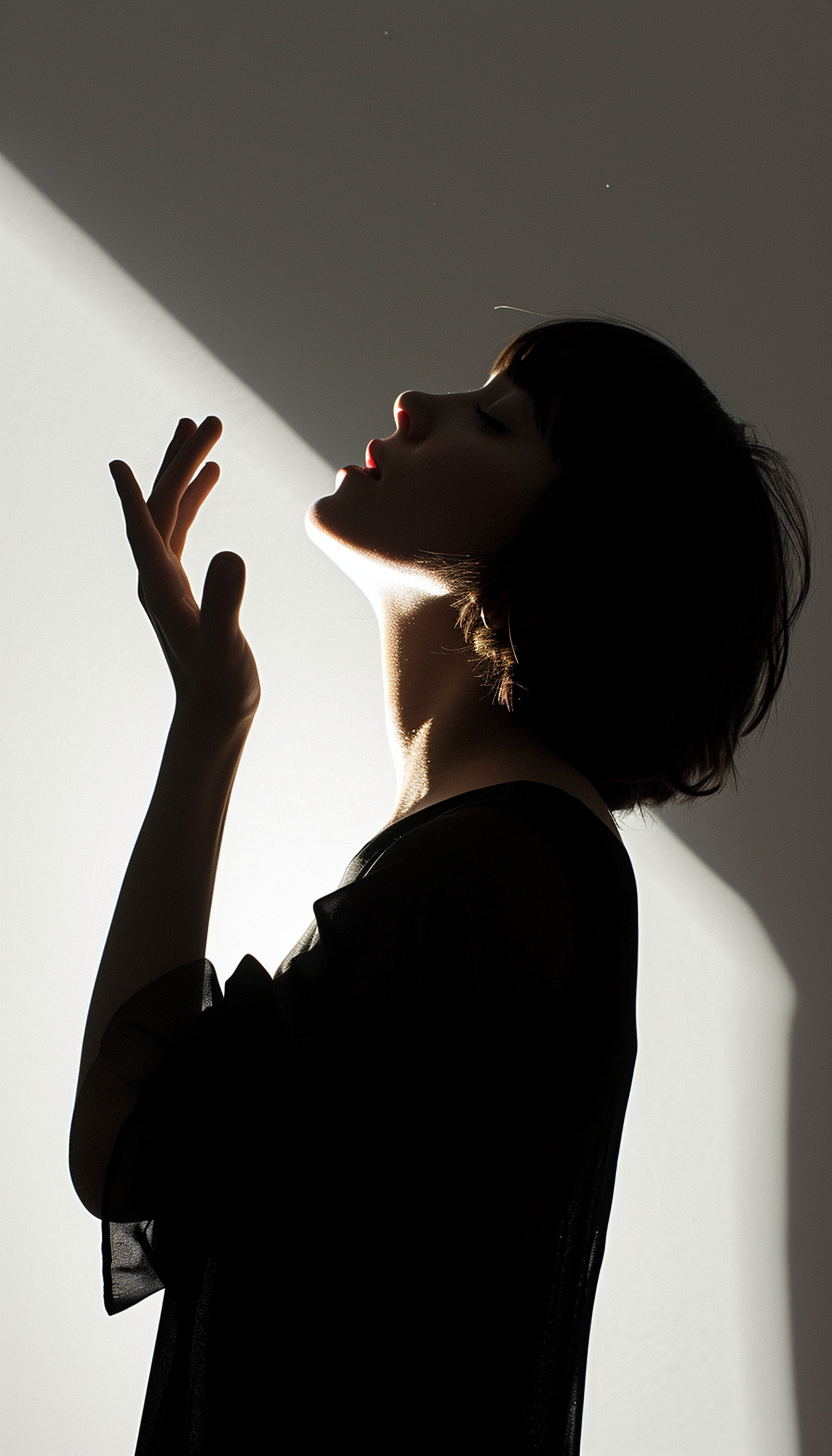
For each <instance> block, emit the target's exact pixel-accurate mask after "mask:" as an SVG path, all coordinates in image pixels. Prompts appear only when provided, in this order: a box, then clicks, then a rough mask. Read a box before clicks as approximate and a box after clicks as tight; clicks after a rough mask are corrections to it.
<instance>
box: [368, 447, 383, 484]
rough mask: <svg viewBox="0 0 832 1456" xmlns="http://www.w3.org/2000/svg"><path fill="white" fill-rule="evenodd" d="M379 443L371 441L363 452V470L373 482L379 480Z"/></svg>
mask: <svg viewBox="0 0 832 1456" xmlns="http://www.w3.org/2000/svg"><path fill="white" fill-rule="evenodd" d="M378 452H379V441H378V440H371V441H370V443H369V445H368V446H367V449H366V450H365V451H364V468H365V470H366V471H367V474H368V475H369V476H370V477H371V479H373V480H381V470H380V468H379V453H378Z"/></svg>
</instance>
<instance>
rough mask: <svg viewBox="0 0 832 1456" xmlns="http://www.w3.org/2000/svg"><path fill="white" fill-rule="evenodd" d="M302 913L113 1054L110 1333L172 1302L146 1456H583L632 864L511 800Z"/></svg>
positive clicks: (115, 1027) (632, 974) (465, 809)
mask: <svg viewBox="0 0 832 1456" xmlns="http://www.w3.org/2000/svg"><path fill="white" fill-rule="evenodd" d="M313 909H314V912H315V920H314V921H313V923H312V924H311V925H310V926H309V928H308V930H307V931H306V932H305V934H304V935H303V936H302V937H301V939H300V940H299V941H298V944H297V945H296V946H295V948H294V950H293V951H292V952H291V953H290V954H289V955H288V956H287V957H286V959H285V960H284V961H283V963H282V965H281V966H280V968H279V971H278V973H277V974H276V976H275V977H274V978H272V977H271V976H270V975H269V974H268V972H267V971H266V970H264V968H263V967H262V966H261V965H260V963H259V962H258V961H256V960H255V959H254V957H253V956H245V957H244V958H243V960H242V961H241V962H240V964H239V966H238V967H237V969H236V971H235V972H234V974H233V975H232V976H231V977H230V979H229V981H228V983H227V985H226V988H225V995H224V996H223V995H222V993H221V991H220V988H219V984H218V982H217V978H216V975H215V973H214V968H213V966H212V965H211V963H210V961H203V960H200V961H196V962H193V963H191V964H189V965H185V966H180V967H178V968H177V969H176V970H173V971H171V972H169V973H168V974H167V975H165V976H162V977H160V978H159V979H158V980H156V981H154V982H153V983H152V984H151V985H149V986H147V987H145V989H144V990H143V991H140V992H138V993H137V995H135V996H133V997H132V998H131V1000H130V1001H128V1002H127V1003H126V1004H125V1005H124V1006H123V1007H121V1009H120V1010H119V1011H118V1012H117V1014H116V1015H115V1016H114V1017H113V1019H112V1021H111V1022H110V1023H109V1026H108V1028H107V1031H106V1032H105V1035H104V1038H103V1039H102V1048H101V1053H100V1056H101V1057H102V1058H104V1059H106V1061H107V1062H108V1065H109V1067H110V1068H111V1069H112V1068H113V1067H114V1066H115V1064H116V1061H117V1062H118V1065H119V1067H120V1068H122V1070H121V1072H120V1075H121V1076H122V1077H123V1078H124V1079H125V1080H130V1081H132V1082H134V1083H136V1082H139V1083H143V1090H142V1092H141V1094H140V1097H139V1101H138V1104H137V1106H136V1109H135V1111H134V1112H133V1113H132V1114H131V1116H130V1117H129V1118H128V1120H127V1122H126V1123H125V1125H124V1127H123V1129H122V1132H121V1134H120V1136H119V1140H118V1142H117V1144H116V1148H115V1151H114V1153H113V1157H112V1159H111V1161H110V1165H109V1170H108V1175H107V1184H106V1188H105V1195H104V1284H105V1295H104V1299H105V1305H106V1308H107V1310H108V1312H109V1313H110V1314H113V1313H116V1312H117V1311H118V1310H121V1309H125V1308H127V1307H128V1306H129V1305H131V1304H134V1303H136V1301H137V1300H140V1299H143V1298H145V1296H146V1295H148V1294H152V1293H153V1292H155V1291H156V1290H158V1289H160V1288H162V1287H164V1289H165V1298H164V1304H163V1307H162V1314H161V1320H160V1324H159V1333H158V1338H157V1342H156V1349H155V1353H154V1356H153V1363H152V1367H151V1372H150V1380H149V1385H148V1391H147V1398H146V1401H145V1408H144V1414H143V1417H142V1423H141V1429H140V1432H139V1440H138V1446H137V1456H161V1453H177V1456H179V1453H186V1452H189V1453H192V1452H199V1453H204V1456H229V1453H232V1452H236V1451H245V1452H252V1453H254V1452H257V1453H258V1456H259V1453H261V1452H263V1453H271V1452H274V1453H281V1456H295V1453H298V1456H299V1453H307V1452H308V1453H324V1452H325V1453H330V1452H337V1451H339V1450H342V1449H344V1448H345V1447H346V1446H351V1447H355V1448H356V1449H359V1450H361V1451H362V1453H364V1456H382V1453H384V1456H392V1453H397V1456H410V1453H413V1456H416V1453H420V1456H423V1453H425V1452H427V1451H430V1452H446V1451H447V1452H453V1453H468V1452H470V1453H472V1456H473V1453H476V1456H488V1453H493V1456H498V1453H499V1456H515V1453H518V1456H519V1453H525V1452H552V1453H557V1456H575V1453H577V1452H578V1450H579V1446H580V1426H581V1414H582V1406H583V1391H584V1378H585V1371H586V1357H587V1345H588V1340H589V1327H590V1319H591V1314H592V1304H593V1300H594V1296H595V1288H596V1284H597V1279H598V1271H599V1268H600V1264H601V1259H602V1256H603V1250H604V1240H605V1236H606V1229H607V1222H608V1218H609V1212H610V1204H611V1199H612V1192H613V1183H614V1179H615V1168H616V1161H617V1158H618V1150H619V1143H620V1138H621V1129H622V1123H623V1120H624V1113H625V1109H626V1104H627V1098H628V1095H629V1090H630V1083H631V1080H632V1074H633V1067H634V1062H635V1056H636V1025H635V993H636V957H637V940H638V931H637V901H636V886H635V879H634V876H633V872H632V867H631V865H630V860H629V856H628V854H627V852H626V850H625V848H624V846H623V845H622V844H621V843H620V842H619V841H618V840H617V839H616V838H615V836H614V835H613V834H612V833H611V832H610V830H609V829H608V828H606V827H605V826H604V825H603V824H602V823H601V821H600V820H599V819H598V818H597V817H596V815H595V814H593V813H592V811H591V810H590V809H588V808H587V807H586V805H584V804H582V803H581V802H580V801H579V800H578V799H575V798H574V797H572V796H571V795H569V794H567V793H564V792H563V791H562V790H560V789H555V788H552V787H551V786H549V785H546V784H539V783H532V782H525V781H524V782H515V783H507V784H500V785H498V786H496V787H492V788H487V789H477V790H474V791H472V792H470V793H467V794H459V795H457V796H456V797H454V798H452V799H447V800H445V801H444V802H443V803H441V804H436V805H433V806H432V807H430V808H427V809H422V810H420V811H419V812H418V813H415V814H412V815H411V816H410V817H408V818H406V819H404V820H401V821H400V822H399V823H397V824H393V825H391V826H389V827H388V828H386V829H384V830H382V832H381V833H380V834H378V835H376V837H375V838H374V839H372V840H370V842H369V843H368V844H366V845H365V846H364V848H363V849H361V850H360V851H359V853H358V854H357V855H356V856H355V858H354V859H353V860H352V861H351V862H350V864H349V865H348V867H347V870H346V873H345V874H344V877H343V879H342V881H341V884H340V885H339V887H338V889H337V890H334V891H333V892H332V893H331V894H328V895H323V896H322V897H321V898H320V899H319V900H316V901H315V903H314V906H313ZM197 983H199V984H197ZM199 985H202V987H203V991H204V994H203V1003H202V1004H203V1010H202V1012H201V1013H199V1012H198V1011H197V1012H196V1013H194V1014H192V1015H191V1017H190V1023H189V1024H188V1025H187V1029H186V1030H185V1031H184V1032H183V1031H182V1030H181V1025H182V1011H181V1008H182V1006H183V1005H184V1004H186V1003H188V1002H189V1000H190V1004H191V1005H192V1004H193V998H194V993H195V990H196V992H197V1005H198V990H199ZM177 1017H178V1018H179V1026H180V1029H179V1030H178V1032H171V1031H170V1030H169V1029H167V1030H166V1028H170V1027H171V1026H176V1023H177Z"/></svg>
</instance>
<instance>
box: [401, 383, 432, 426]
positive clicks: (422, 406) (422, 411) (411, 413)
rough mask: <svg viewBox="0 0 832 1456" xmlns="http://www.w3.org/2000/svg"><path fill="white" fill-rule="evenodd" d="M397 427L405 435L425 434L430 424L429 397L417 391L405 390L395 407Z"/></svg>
mask: <svg viewBox="0 0 832 1456" xmlns="http://www.w3.org/2000/svg"><path fill="white" fill-rule="evenodd" d="M393 415H394V418H395V421H396V426H397V428H398V429H399V430H401V432H402V434H403V435H421V434H424V432H425V430H426V429H427V427H428V425H429V423H430V405H429V397H428V395H426V394H420V393H419V391H418V390H416V389H405V390H404V391H403V393H402V394H400V395H399V397H398V399H397V400H396V402H395V404H394V405H393Z"/></svg>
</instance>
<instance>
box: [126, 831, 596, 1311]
mask: <svg viewBox="0 0 832 1456" xmlns="http://www.w3.org/2000/svg"><path fill="white" fill-rule="evenodd" d="M313 908H314V913H315V926H314V932H313V933H312V934H311V935H310V934H308V935H307V936H306V937H304V942H303V943H304V944H305V946H306V948H305V949H303V950H302V951H300V952H299V953H298V954H295V955H292V956H290V957H288V958H287V960H286V961H285V962H284V963H283V966H282V968H281V973H280V974H278V975H277V977H275V978H274V979H272V978H271V977H270V976H269V975H268V973H267V972H266V971H265V970H264V968H263V967H262V966H261V965H260V964H259V962H257V961H256V960H255V959H254V958H253V957H251V956H247V957H245V958H244V960H243V961H242V962H241V963H240V966H239V967H238V968H237V970H236V971H235V973H234V975H232V976H231V977H230V979H229V981H228V982H227V984H226V988H225V996H224V998H221V997H220V996H219V994H218V987H216V977H215V976H214V974H213V967H211V974H210V976H209V977H208V983H207V984H208V985H209V987H210V994H209V995H208V997H207V1000H206V1006H205V1010H204V1011H203V1012H202V1014H201V1015H200V1016H199V1017H198V1019H197V1020H196V1021H195V1022H193V1023H192V1024H191V1025H190V1026H189V1027H187V1028H186V1029H185V1030H184V1032H183V1033H182V1034H180V1035H179V1036H178V1038H176V1039H174V1040H172V1041H170V1042H169V1043H168V1045H167V1046H166V1047H165V1048H163V1049H162V1053H161V1055H160V1056H159V1057H158V1059H157V1063H156V1067H155V1070H154V1071H153V1073H152V1075H151V1076H150V1077H149V1079H148V1080H147V1081H146V1083H145V1084H144V1086H143V1088H142V1091H141V1094H140V1096H139V1098H138V1101H137V1104H136V1107H135V1110H134V1112H133V1113H132V1114H131V1116H130V1117H129V1118H128V1119H127V1121H126V1123H125V1125H124V1127H123V1129H122V1132H121V1135H120V1138H119V1141H118V1144H117V1146H116V1148H115V1150H114V1154H113V1158H112V1160H111V1164H110V1169H109V1176H108V1181H107V1187H106V1197H105V1209H104V1255H105V1303H106V1307H107V1309H108V1311H109V1312H111V1313H112V1312H115V1311H116V1310H118V1309H122V1308H126V1307H127V1306H128V1305H129V1304H131V1303H134V1302H135V1301H136V1300H137V1299H141V1298H143V1297H144V1296H145V1295H146V1294H149V1293H152V1292H154V1290H156V1289H159V1288H161V1287H163V1286H169V1285H170V1282H171V1280H177V1279H178V1280H179V1281H180V1282H181V1281H182V1280H183V1279H184V1280H187V1278H188V1277H190V1276H189V1275H188V1269H189V1268H191V1269H192V1270H193V1269H196V1267H197V1266H199V1267H204V1266H205V1261H206V1260H208V1261H210V1259H211V1258H212V1257H213V1255H214V1251H215V1250H216V1248H217V1247H218V1246H219V1245H220V1244H221V1243H222V1242H223V1240H224V1239H225V1240H226V1242H227V1237H228V1235H227V1231H228V1229H229V1228H231V1227H234V1228H235V1229H237V1232H238V1235H239V1230H240V1227H241V1225H240V1219H241V1217H242V1213H241V1210H245V1218H246V1220H247V1223H246V1228H250V1227H253V1226H255V1225H256V1224H257V1221H258V1219H259V1217H260V1214H259V1213H258V1212H257V1211H256V1210H262V1209H265V1208H274V1209H276V1210H282V1212H281V1213H280V1217H282V1218H284V1219H287V1220H289V1221H290V1222H291V1221H292V1220H293V1221H294V1222H293V1223H292V1227H298V1228H299V1227H301V1226H302V1227H303V1229H304V1237H307V1236H308V1230H309V1229H310V1228H312V1227H313V1226H315V1224H316V1220H317V1219H318V1218H319V1217H320V1210H321V1208H326V1209H327V1210H328V1215H331V1212H332V1209H333V1207H335V1208H337V1207H338V1205H339V1202H340V1204H341V1206H342V1208H341V1213H342V1215H343V1220H345V1222H344V1221H342V1225H341V1226H342V1227H344V1228H345V1227H348V1226H349V1219H350V1218H351V1217H352V1216H353V1215H354V1213H355V1209H356V1206H357V1205H356V1199H357V1197H358V1196H360V1198H361V1200H366V1199H367V1197H368V1194H367V1190H368V1188H370V1187H371V1186H373V1187H379V1180H381V1181H382V1182H383V1184H384V1190H383V1191H382V1192H379V1193H378V1195H377V1201H378V1199H379V1198H382V1197H383V1198H385V1199H389V1200H392V1201H394V1200H393V1195H392V1193H390V1191H389V1190H390V1189H391V1188H392V1187H393V1186H394V1185H395V1186H401V1180H402V1179H409V1180H413V1181H416V1180H418V1176H419V1175H418V1169H419V1168H420V1167H423V1168H427V1167H428V1165H429V1166H430V1168H432V1169H437V1168H440V1167H442V1168H444V1169H445V1175H444V1176H446V1177H449V1176H450V1172H449V1170H450V1169H452V1168H453V1169H457V1168H460V1167H461V1163H460V1158H461V1156H462V1152H461V1150H463V1149H465V1150H466V1153H467V1155H468V1156H469V1158H476V1156H477V1149H478V1148H479V1149H482V1148H483V1147H484V1146H485V1144H486V1143H487V1144H488V1146H489V1148H491V1149H493V1146H494V1141H495V1138H496V1139H497V1141H498V1142H499V1143H501V1144H502V1145H503V1146H504V1147H506V1148H509V1147H511V1149H512V1156H516V1154H517V1149H518V1146H519V1144H520V1143H522V1141H523V1139H524V1138H525V1140H526V1142H527V1143H528V1142H531V1143H534V1141H535V1137H536V1134H535V1128H534V1123H535V1117H534V1109H535V1108H537V1107H538V1106H539V1102H540V1097H541V1085H540V1083H541V1077H544V1076H545V1069H546V1067H548V1066H550V1064H551V1059H550V1058H548V1057H547V1056H546V1055H545V1052H544V1050H543V1045H542V1038H543V1037H544V1034H545V1027H548V1026H550V1024H551V1018H552V1016H553V1014H556V1008H557V1005H558V1003H559V1001H560V1000H561V999H562V997H563V995H564V993H565V989H566V987H567V986H568V983H569V979H570V975H571V972H572V970H573V966H574V954H575V894H574V885H573V882H572V877H571V874H570V872H569V870H568V868H567V865H566V862H565V859H564V857H563V855H562V854H561V853H560V852H559V851H558V850H557V848H556V847H555V846H554V845H553V844H552V842H551V840H550V839H548V838H547V837H546V836H545V835H543V834H540V833H538V832H537V831H536V830H534V829H533V828H532V827H531V826H530V825H529V824H528V822H527V821H525V820H524V819H523V817H522V816H521V815H518V814H516V813H515V812H513V811H512V810H510V809H502V808H496V809H495V807H494V806H493V805H492V806H488V807H485V806H481V805H473V806H468V807H466V808H464V809H460V810H458V811H454V812H450V813H448V814H445V815H443V816H441V817H439V818H437V819H434V820H431V821H430V822H428V823H426V824H425V825H424V826H420V827H417V828H414V829H412V830H410V832H408V833H407V834H406V835H404V836H402V838H401V839H399V840H396V841H394V842H393V843H392V844H391V845H390V846H389V847H388V848H387V849H386V850H385V851H384V852H383V853H382V854H381V855H380V857H379V858H378V859H377V860H376V861H375V862H374V863H372V864H371V865H370V866H369V867H368V868H367V870H366V871H365V872H364V873H363V874H362V875H361V876H360V877H359V878H358V879H356V880H354V881H353V882H351V883H347V884H344V885H342V886H340V887H339V888H338V889H337V890H335V891H333V892H331V893H330V894H327V895H324V896H322V897H321V898H319V899H318V900H317V901H316V902H315V904H314V907H313ZM310 929H311V927H310ZM205 965H206V966H210V963H209V962H206V963H205ZM180 969H181V970H183V971H184V970H185V969H186V968H180ZM172 975H174V976H175V975H176V973H172ZM154 986H155V995H156V996H160V995H161V994H162V993H163V988H162V986H161V983H160V982H157V983H154ZM142 994H145V993H142ZM153 995H154V992H153V988H146V995H145V1001H144V1003H143V1005H142V1007H141V1008H139V1007H138V1006H136V1007H132V1003H128V1006H126V1007H124V1008H122V1012H121V1013H119V1017H120V1018H121V1020H120V1025H119V1027H118V1028H116V1027H115V1024H114V1023H115V1021H116V1019H117V1018H114V1022H113V1023H112V1024H111V1025H112V1028H113V1035H114V1036H115V1035H116V1033H118V1035H119V1036H128V1037H132V1036H134V1035H135V1034H136V1033H137V1032H138V1030H139V1028H140V1027H141V1028H144V1027H145V1026H146V1025H148V1024H149V1023H153V1024H155V1022H154V1016H153V1011H152V1009H151V1003H152V1002H153ZM136 999H137V998H134V1000H136ZM139 1011H140V1012H141V1014H140V1015H137V1012H139ZM122 1013H123V1014H122ZM151 1034H153V1033H151ZM143 1035H144V1030H142V1036H143ZM538 1042H540V1049H539V1054H538ZM544 1064H545V1065H544ZM544 1095H548V1093H545V1094H544ZM518 1117H520V1118H521V1120H522V1126H520V1124H519V1123H518ZM380 1170H381V1171H380ZM397 1180H398V1181H397ZM357 1189H360V1190H361V1192H360V1195H358V1194H357V1193H356V1190H357ZM339 1216H340V1215H339ZM286 1227H287V1228H288V1224H286ZM284 1238H285V1240H286V1241H287V1242H291V1238H292V1235H291V1234H290V1233H285V1234H284Z"/></svg>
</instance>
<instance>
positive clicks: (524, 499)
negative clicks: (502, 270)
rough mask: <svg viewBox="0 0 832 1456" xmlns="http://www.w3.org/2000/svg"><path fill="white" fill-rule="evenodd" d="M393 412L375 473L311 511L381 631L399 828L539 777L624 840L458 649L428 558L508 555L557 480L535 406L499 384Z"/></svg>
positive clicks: (320, 535)
mask: <svg viewBox="0 0 832 1456" xmlns="http://www.w3.org/2000/svg"><path fill="white" fill-rule="evenodd" d="M393 412H394V418H395V420H396V430H395V431H394V432H393V434H391V435H389V436H387V437H386V438H385V439H382V440H373V441H371V442H370V444H369V446H368V447H367V457H366V459H367V465H368V466H374V467H375V469H373V470H371V471H370V473H364V472H362V471H361V470H359V469H356V468H355V467H348V468H347V469H346V470H345V471H339V473H338V476H337V478H336V480H337V488H336V491H335V492H334V494H333V495H329V496H324V497H322V498H321V499H319V500H317V501H315V502H313V504H312V505H311V506H310V507H309V510H308V511H307V514H306V530H307V533H308V535H309V536H310V538H311V539H312V540H313V541H314V543H315V544H316V545H317V546H319V547H320V549H321V550H323V551H325V552H326V553H327V555H329V556H330V557H331V558H332V560H333V561H335V562H336V564H337V565H338V566H339V567H340V568H341V569H342V570H343V571H345V572H346V574H347V575H348V576H350V577H351V578H352V580H354V581H355V583H356V585H358V586H359V587H360V588H361V590H362V591H363V592H364V594H365V596H366V597H367V598H368V600H369V601H370V603H371V605H372V607H373V609H374V611H375V613H376V618H377V620H378V624H379V631H380V636H381V650H382V672H383V681H384V701H385V719H386V724H387V734H388V741H389V744H390V750H391V754H392V757H393V761H394V765H395V769H396V779H397V790H396V803H395V806H394V810H393V814H392V816H391V819H390V820H389V821H388V823H390V824H392V823H395V822H397V821H398V820H399V819H402V818H404V817H405V816H406V815H408V814H412V813H415V812H417V811H418V810H420V809H425V808H428V807H430V806H431V805H433V804H436V803H440V802H441V801H442V800H444V799H447V798H451V797H453V796H454V795H456V794H460V793H466V792H468V791H470V790H473V789H478V788H486V787H489V786H491V785H493V784H499V783H508V782H511V781H514V780H518V779H530V780H532V781H536V782H541V783H548V784H552V785H554V787H556V788H562V789H564V790H565V791H566V792H567V793H571V794H573V795H574V796H575V797H576V798H579V799H581V800H582V802H584V803H585V804H587V806H588V807H589V808H591V809H592V811H593V812H594V813H595V814H597V815H598V817H599V818H600V819H602V821H603V822H604V823H605V824H606V825H607V827H608V828H609V829H610V830H611V832H612V833H614V834H615V835H616V836H617V837H619V838H620V835H618V829H617V827H616V824H615V821H614V819H613V818H612V816H611V815H610V813H609V811H608V810H607V807H606V805H605V804H604V801H603V799H602V798H601V795H600V794H599V793H598V791H597V790H596V789H595V788H594V786H593V785H592V784H591V783H590V782H589V780H588V779H587V778H585V776H584V775H583V774H581V773H579V772H578V771H577V770H576V769H575V768H574V767H573V766H572V765H571V764H568V763H567V762H566V761H565V760H564V759H563V758H561V757H560V755H558V754H557V753H555V752H554V751H553V750H552V749H551V748H550V747H549V746H548V745H547V744H546V743H545V742H544V741H543V740H542V739H541V738H540V737H539V735H538V734H537V733H535V732H534V730H533V729H531V728H530V727H529V726H528V725H526V724H521V723H519V722H518V721H517V719H516V718H515V717H514V716H512V715H510V714H507V713H505V712H504V711H502V710H499V709H496V708H495V707H494V706H493V705H492V704H491V702H490V701H489V700H488V697H487V696H485V695H483V690H482V686H481V685H480V684H479V683H478V682H477V681H476V679H475V677H474V673H473V669H472V667H471V664H470V663H469V662H468V661H467V660H466V655H465V654H464V653H459V652H458V651H456V650H454V649H458V648H459V647H460V646H461V645H462V635H461V632H460V630H459V628H458V627H457V626H456V612H455V610H454V608H453V605H452V602H451V600H450V597H449V594H448V591H447V588H446V586H445V584H444V582H443V581H442V579H441V575H440V574H439V573H438V572H433V571H431V570H430V569H429V568H427V567H425V566H424V565H423V564H422V563H417V562H415V561H414V553H415V552H417V551H454V552H461V551H466V552H480V551H489V550H493V549H495V548H496V547H498V546H500V545H502V544H503V543H504V542H505V541H506V540H508V539H510V535H511V534H513V531H514V530H515V529H516V527H517V525H518V524H519V523H520V521H521V520H522V518H523V516H524V514H527V513H528V512H529V510H530V509H532V508H533V507H534V506H535V505H536V503H537V502H538V501H539V499H540V497H541V495H542V494H543V492H544V491H545V490H546V489H547V488H548V487H549V486H550V485H551V484H552V483H553V482H554V480H555V479H556V478H557V469H558V467H557V462H556V461H555V460H554V458H553V456H552V454H551V451H550V449H549V445H548V443H547V441H546V440H545V439H544V437H543V435H542V434H541V433H540V430H539V429H538V426H537V423H536V420H535V417H534V410H533V406H532V400H531V396H530V395H529V394H528V393H527V392H526V391H525V390H523V389H520V388H519V387H518V386H517V385H515V384H514V383H513V382H512V381H511V380H510V379H509V378H508V377H507V376H506V375H502V374H496V375H492V376H491V378H490V379H489V380H488V381H487V383H486V384H485V385H484V386H483V387H482V388H481V389H478V390H471V391H466V392H463V393H459V394H442V395H431V394H424V393H421V392H419V391H416V390H407V391H405V392H404V393H403V394H400V395H399V396H398V398H397V399H396V401H395V404H394V407H393ZM503 605H505V604H503ZM499 608H500V604H498V606H497V608H496V610H499ZM385 827H386V826H385Z"/></svg>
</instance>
